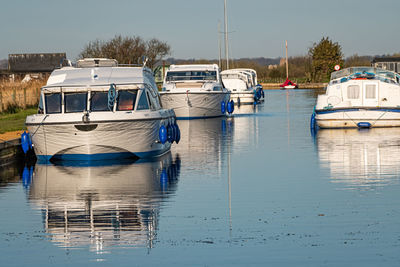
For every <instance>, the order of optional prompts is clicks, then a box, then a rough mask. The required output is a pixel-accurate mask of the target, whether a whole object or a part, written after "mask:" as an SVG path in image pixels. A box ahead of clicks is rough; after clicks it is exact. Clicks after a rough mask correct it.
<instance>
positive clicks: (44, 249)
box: [0, 90, 400, 266]
mask: <svg viewBox="0 0 400 267" xmlns="http://www.w3.org/2000/svg"><path fill="white" fill-rule="evenodd" d="M266 98H267V101H266V102H265V103H264V104H261V105H259V106H256V107H255V108H253V107H252V106H242V107H240V109H236V110H235V115H234V116H233V117H232V118H224V119H222V118H218V119H208V120H192V121H179V126H180V128H181V132H182V139H181V142H180V143H179V144H178V145H174V146H173V148H172V150H171V153H169V154H167V155H165V156H163V157H161V158H159V159H156V160H153V161H151V162H148V161H147V162H135V163H129V162H118V163H115V162H113V163H112V162H107V163H106V162H103V163H102V164H99V166H69V165H68V164H67V165H63V166H61V165H59V166H56V165H36V166H34V167H32V168H25V170H24V169H23V167H24V166H15V167H13V168H9V169H7V170H6V171H3V172H2V174H1V179H0V251H1V254H0V266H26V265H28V264H29V265H32V266H70V265H87V266H110V265H115V266H117V265H120V266H125V265H131V266H265V265H269V266H378V265H379V266H398V265H399V264H400V253H399V252H400V227H399V225H400V208H399V207H400V197H399V193H400V182H399V181H400V180H399V178H400V129H372V130H367V131H359V130H320V131H318V132H317V134H316V135H315V136H311V134H310V129H309V119H310V115H311V112H312V109H313V106H314V103H315V98H316V93H315V92H314V91H312V90H287V91H284V90H276V91H275V90H271V91H266ZM23 170H24V171H23ZM30 175H32V176H30Z"/></svg>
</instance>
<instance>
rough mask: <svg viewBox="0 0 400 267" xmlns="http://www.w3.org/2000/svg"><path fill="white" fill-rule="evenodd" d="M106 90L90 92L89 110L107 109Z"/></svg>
mask: <svg viewBox="0 0 400 267" xmlns="http://www.w3.org/2000/svg"><path fill="white" fill-rule="evenodd" d="M108 110H109V109H108V92H93V91H92V92H91V93H90V111H108Z"/></svg>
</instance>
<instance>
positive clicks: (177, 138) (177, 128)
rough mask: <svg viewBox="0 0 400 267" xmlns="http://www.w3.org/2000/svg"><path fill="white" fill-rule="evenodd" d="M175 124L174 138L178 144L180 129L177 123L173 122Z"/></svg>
mask: <svg viewBox="0 0 400 267" xmlns="http://www.w3.org/2000/svg"><path fill="white" fill-rule="evenodd" d="M175 125H176V138H175V142H176V143H177V144H179V141H180V140H181V129H179V125H178V124H175Z"/></svg>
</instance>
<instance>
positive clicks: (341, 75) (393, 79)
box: [330, 67, 400, 84]
mask: <svg viewBox="0 0 400 267" xmlns="http://www.w3.org/2000/svg"><path fill="white" fill-rule="evenodd" d="M355 78H365V79H377V80H381V81H383V82H388V83H400V75H399V74H397V73H395V72H393V71H388V70H384V69H379V68H374V67H351V68H346V69H343V70H339V71H335V72H332V73H331V82H330V84H337V83H342V82H346V81H348V80H349V79H355Z"/></svg>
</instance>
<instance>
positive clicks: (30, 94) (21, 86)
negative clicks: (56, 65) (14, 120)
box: [0, 80, 46, 113]
mask: <svg viewBox="0 0 400 267" xmlns="http://www.w3.org/2000/svg"><path fill="white" fill-rule="evenodd" d="M45 84H46V81H45V80H33V81H30V82H25V83H23V82H20V81H18V82H10V81H2V82H0V112H1V113H4V112H6V113H15V111H17V110H18V109H26V108H28V107H34V106H37V105H38V102H39V96H40V88H41V87H42V86H43V85H45Z"/></svg>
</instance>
